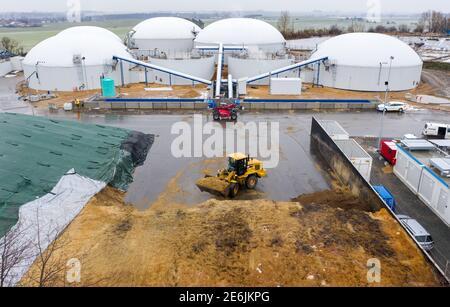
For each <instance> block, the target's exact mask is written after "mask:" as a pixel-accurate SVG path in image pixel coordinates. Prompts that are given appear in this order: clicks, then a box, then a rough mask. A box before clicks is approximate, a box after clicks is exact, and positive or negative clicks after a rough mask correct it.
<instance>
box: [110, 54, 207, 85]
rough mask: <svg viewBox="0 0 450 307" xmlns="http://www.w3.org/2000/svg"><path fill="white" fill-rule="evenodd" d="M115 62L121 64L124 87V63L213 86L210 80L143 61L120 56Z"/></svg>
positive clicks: (114, 58) (115, 58)
mask: <svg viewBox="0 0 450 307" xmlns="http://www.w3.org/2000/svg"><path fill="white" fill-rule="evenodd" d="M113 60H115V61H119V62H120V63H119V64H120V70H121V77H122V85H125V84H124V83H125V80H124V77H123V62H127V63H131V64H134V65H137V66H141V67H145V68H148V69H152V70H157V71H161V72H164V73H167V74H169V75H170V76H176V77H179V78H183V79H187V80H191V81H193V82H198V83H203V84H206V85H211V84H212V82H211V81H210V80H206V79H203V78H199V77H196V76H192V75H189V74H185V73H182V72H179V71H176V70H173V69H169V68H165V67H162V66H158V65H154V64H151V63H146V62H142V61H139V60H135V59H131V58H122V57H118V56H113Z"/></svg>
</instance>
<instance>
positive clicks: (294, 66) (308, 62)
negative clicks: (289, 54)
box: [247, 57, 328, 84]
mask: <svg viewBox="0 0 450 307" xmlns="http://www.w3.org/2000/svg"><path fill="white" fill-rule="evenodd" d="M326 60H328V57H323V58H319V59H313V60H306V61H302V62H298V63H295V64H292V65H289V66H285V67H282V68H279V69H276V70H274V71H270V72H266V73H264V74H260V75H257V76H254V77H251V78H248V79H247V84H249V83H252V82H255V81H258V80H262V79H265V78H269V77H271V76H272V75H276V76H277V75H279V74H281V73H284V72H287V71H290V70H294V69H297V68H298V69H300V68H301V67H304V66H308V65H311V64H315V63H320V62H324V61H326Z"/></svg>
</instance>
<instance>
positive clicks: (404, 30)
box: [398, 24, 409, 33]
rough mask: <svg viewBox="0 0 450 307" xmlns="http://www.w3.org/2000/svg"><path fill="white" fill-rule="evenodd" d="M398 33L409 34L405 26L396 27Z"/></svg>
mask: <svg viewBox="0 0 450 307" xmlns="http://www.w3.org/2000/svg"><path fill="white" fill-rule="evenodd" d="M398 31H399V32H401V33H408V32H409V27H408V25H405V24H401V25H399V26H398Z"/></svg>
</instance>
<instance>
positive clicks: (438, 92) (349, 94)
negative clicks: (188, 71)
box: [20, 70, 450, 111]
mask: <svg viewBox="0 0 450 307" xmlns="http://www.w3.org/2000/svg"><path fill="white" fill-rule="evenodd" d="M449 80H450V75H449V73H448V72H441V71H434V70H424V71H423V76H422V83H421V84H420V85H419V86H418V87H417V88H416V89H413V90H410V91H401V92H391V93H390V94H389V99H390V100H400V101H407V99H406V97H405V96H406V95H407V94H408V95H412V96H415V95H419V94H422V95H432V96H443V95H444V94H448V81H449ZM150 88H152V89H154V90H146V89H150ZM168 88H171V89H172V90H167V89H168ZM158 89H160V90H158ZM207 91H208V89H207V86H206V85H203V84H197V85H195V86H192V85H175V86H171V87H170V86H167V85H161V84H149V85H145V84H143V83H139V84H129V85H126V86H124V87H117V94H119V95H120V96H121V97H124V98H160V97H167V98H199V97H202V96H203V95H205V94H206V93H207ZM28 93H29V94H38V93H41V94H42V93H45V91H36V90H28V89H25V88H22V89H21V91H20V94H21V95H26V94H28ZM100 93H101V92H100V90H89V91H80V92H57V93H55V94H56V95H57V97H56V98H54V99H50V100H43V101H40V102H36V103H32V105H33V106H35V107H36V108H42V109H47V108H48V105H49V103H52V104H54V105H55V106H56V107H58V108H62V107H63V105H64V103H66V102H72V101H74V99H77V98H78V99H80V100H86V99H88V98H90V97H92V96H94V95H97V94H100ZM384 94H385V93H384V92H358V91H347V90H339V89H333V88H327V87H313V86H312V84H304V90H303V92H302V94H301V95H300V96H296V95H286V96H285V95H270V94H269V86H248V87H247V95H246V97H247V98H273V99H300V98H301V99H313V98H320V99H372V100H384ZM407 102H408V103H409V104H410V105H412V106H414V107H419V108H430V109H441V110H445V111H450V108H449V107H440V106H433V105H424V104H417V103H412V102H409V101H407Z"/></svg>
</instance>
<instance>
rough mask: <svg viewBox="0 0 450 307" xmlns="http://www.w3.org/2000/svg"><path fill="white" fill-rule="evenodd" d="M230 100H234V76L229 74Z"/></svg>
mask: <svg viewBox="0 0 450 307" xmlns="http://www.w3.org/2000/svg"><path fill="white" fill-rule="evenodd" d="M228 98H230V99H231V98H233V76H232V75H231V74H228Z"/></svg>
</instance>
